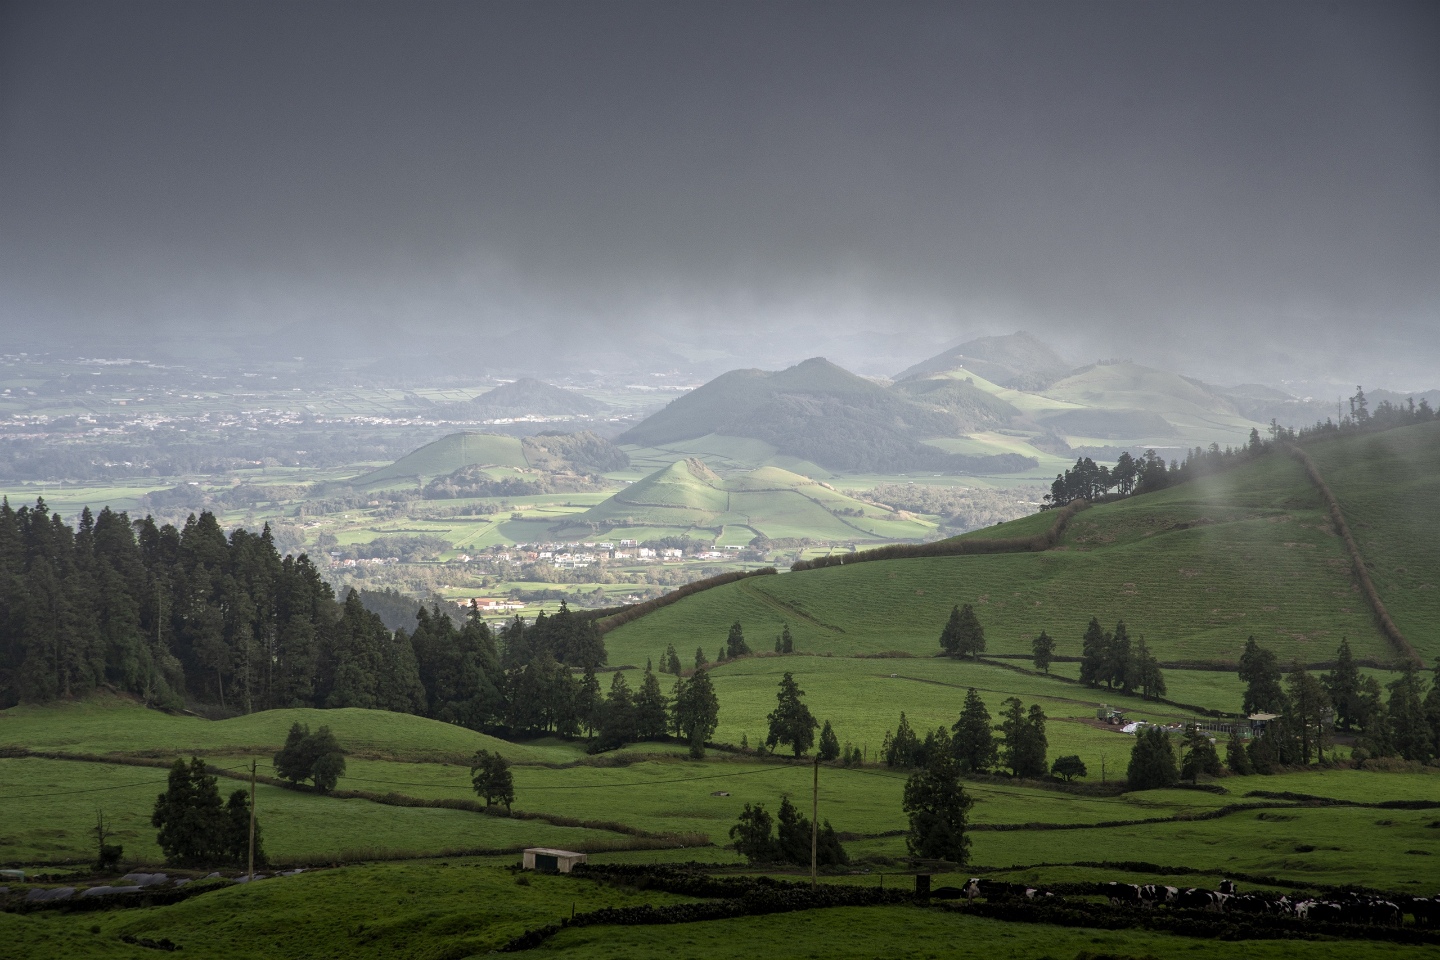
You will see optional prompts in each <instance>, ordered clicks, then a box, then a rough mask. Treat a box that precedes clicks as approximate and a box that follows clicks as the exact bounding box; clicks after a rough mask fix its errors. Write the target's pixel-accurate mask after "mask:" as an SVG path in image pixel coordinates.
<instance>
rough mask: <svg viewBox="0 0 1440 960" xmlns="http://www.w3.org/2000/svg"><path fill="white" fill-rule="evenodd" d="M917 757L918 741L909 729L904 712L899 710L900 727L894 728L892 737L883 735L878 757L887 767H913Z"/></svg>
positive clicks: (913, 732)
mask: <svg viewBox="0 0 1440 960" xmlns="http://www.w3.org/2000/svg"><path fill="white" fill-rule="evenodd" d="M919 756H920V740H919V738H917V737H916V736H915V731H914V730H912V729H911V728H910V721H909V720H908V719H906V717H905V711H904V710H901V711H900V725H899V726H898V727H896V728H895V735H894V736H891V735H890V734H888V733H887V734H886V735H885V742H884V743H883V744H881V746H880V757H881V759H882V760H884V761H885V766H887V767H913V766H915V762H916V760H917V758H918V757H919Z"/></svg>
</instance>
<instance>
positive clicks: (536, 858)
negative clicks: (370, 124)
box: [522, 847, 586, 873]
mask: <svg viewBox="0 0 1440 960" xmlns="http://www.w3.org/2000/svg"><path fill="white" fill-rule="evenodd" d="M585 859H586V857H585V854H583V853H576V852H575V851H573V850H556V849H553V848H551V847H526V848H525V859H524V861H523V863H522V865H523V866H524V868H525V869H526V870H538V871H540V872H541V873H569V872H570V870H571V868H573V867H574V866H575V864H577V863H584V862H585Z"/></svg>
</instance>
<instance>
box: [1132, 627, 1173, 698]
mask: <svg viewBox="0 0 1440 960" xmlns="http://www.w3.org/2000/svg"><path fill="white" fill-rule="evenodd" d="M1134 663H1135V682H1136V685H1137V686H1138V687H1139V688H1140V695H1141V696H1142V697H1143V698H1144V699H1146V700H1159V699H1160V698H1161V697H1163V696H1165V692H1166V691H1165V674H1164V673H1163V672H1162V671H1161V669H1160V661H1159V660H1157V659H1156V658H1155V654H1153V653H1151V652H1150V648H1149V647H1148V646H1147V645H1146V643H1145V638H1144V637H1141V638H1140V640H1139V641H1138V642H1137V643H1136V645H1135V656H1134Z"/></svg>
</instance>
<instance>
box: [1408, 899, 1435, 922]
mask: <svg viewBox="0 0 1440 960" xmlns="http://www.w3.org/2000/svg"><path fill="white" fill-rule="evenodd" d="M1406 909H1407V911H1408V912H1409V913H1411V914H1412V915H1414V917H1415V926H1417V927H1433V926H1436V925H1437V924H1440V897H1411V898H1410V901H1409V903H1407V904H1406Z"/></svg>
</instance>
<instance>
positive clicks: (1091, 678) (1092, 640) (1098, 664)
mask: <svg viewBox="0 0 1440 960" xmlns="http://www.w3.org/2000/svg"><path fill="white" fill-rule="evenodd" d="M1109 644H1110V636H1109V634H1107V633H1106V632H1105V629H1104V628H1103V627H1101V626H1100V621H1099V620H1098V619H1097V618H1095V617H1091V618H1090V625H1089V626H1087V627H1086V628H1085V637H1084V639H1083V640H1082V641H1081V650H1080V682H1081V683H1083V684H1085V685H1086V686H1087V687H1097V686H1099V685H1100V683H1101V682H1102V681H1104V680H1105V656H1106V653H1107V648H1108V647H1109Z"/></svg>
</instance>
